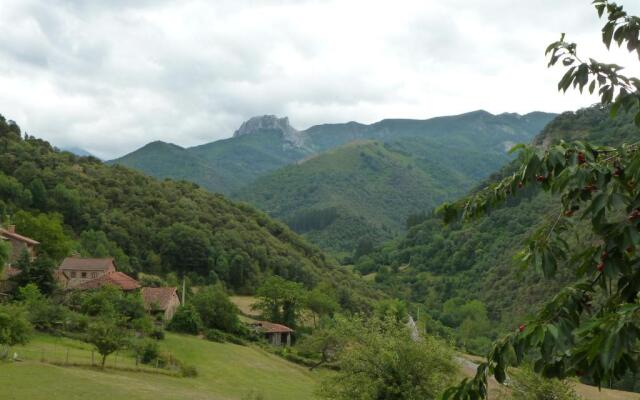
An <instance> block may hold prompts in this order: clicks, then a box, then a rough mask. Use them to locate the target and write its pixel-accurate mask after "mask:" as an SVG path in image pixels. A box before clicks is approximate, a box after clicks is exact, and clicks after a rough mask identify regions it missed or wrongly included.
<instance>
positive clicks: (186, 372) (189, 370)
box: [180, 365, 198, 378]
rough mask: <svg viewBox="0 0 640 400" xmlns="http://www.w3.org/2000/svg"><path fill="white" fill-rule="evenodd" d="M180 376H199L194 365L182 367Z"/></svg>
mask: <svg viewBox="0 0 640 400" xmlns="http://www.w3.org/2000/svg"><path fill="white" fill-rule="evenodd" d="M180 374H181V375H182V377H184V378H195V377H197V376H198V370H197V369H196V367H194V366H193V365H180Z"/></svg>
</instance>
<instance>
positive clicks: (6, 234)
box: [0, 228, 40, 245]
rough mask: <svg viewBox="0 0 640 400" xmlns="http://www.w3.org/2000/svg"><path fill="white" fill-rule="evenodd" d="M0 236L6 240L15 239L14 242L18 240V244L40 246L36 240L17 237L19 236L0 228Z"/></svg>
mask: <svg viewBox="0 0 640 400" xmlns="http://www.w3.org/2000/svg"><path fill="white" fill-rule="evenodd" d="M0 236H3V237H6V238H11V239H15V240H18V241H20V242H24V243H27V244H32V245H38V244H40V242H38V241H36V240H33V239H31V238H28V237H26V236H22V235H19V234H17V233H15V232H11V231H8V230H6V229H2V228H0Z"/></svg>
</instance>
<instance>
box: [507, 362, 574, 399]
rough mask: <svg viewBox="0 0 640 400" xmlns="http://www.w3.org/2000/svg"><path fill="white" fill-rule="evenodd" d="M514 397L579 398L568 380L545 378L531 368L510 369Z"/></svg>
mask: <svg viewBox="0 0 640 400" xmlns="http://www.w3.org/2000/svg"><path fill="white" fill-rule="evenodd" d="M510 372H511V375H512V377H513V382H512V384H511V385H510V386H511V390H512V398H513V399H514V400H515V399H518V400H579V399H580V397H579V396H578V395H577V394H576V392H575V391H574V390H573V387H572V386H571V384H570V383H569V382H567V381H561V380H558V379H547V378H544V377H542V376H540V375H538V374H536V373H535V372H533V371H532V370H531V369H530V368H526V367H525V368H522V369H520V370H512V371H510Z"/></svg>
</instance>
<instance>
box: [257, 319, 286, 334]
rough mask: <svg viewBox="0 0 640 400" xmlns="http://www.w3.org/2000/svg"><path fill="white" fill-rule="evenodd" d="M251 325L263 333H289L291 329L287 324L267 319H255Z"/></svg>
mask: <svg viewBox="0 0 640 400" xmlns="http://www.w3.org/2000/svg"><path fill="white" fill-rule="evenodd" d="M253 326H255V327H256V328H258V329H259V330H260V331H261V332H263V333H291V332H293V329H291V328H289V327H288V326H284V325H280V324H274V323H273V322H269V321H257V322H255V323H253Z"/></svg>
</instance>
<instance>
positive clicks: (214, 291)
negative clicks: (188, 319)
mask: <svg viewBox="0 0 640 400" xmlns="http://www.w3.org/2000/svg"><path fill="white" fill-rule="evenodd" d="M191 304H192V305H193V306H194V307H195V309H196V311H197V312H198V314H199V315H200V319H201V320H202V325H203V327H205V328H209V329H218V330H221V331H224V332H230V333H234V332H237V331H238V330H239V327H240V321H239V320H238V309H237V307H236V306H235V304H233V303H232V302H231V300H229V296H227V294H226V293H225V292H224V290H223V289H222V288H220V287H214V286H208V287H205V288H200V290H198V292H197V293H196V294H195V295H193V296H192V297H191Z"/></svg>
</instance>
